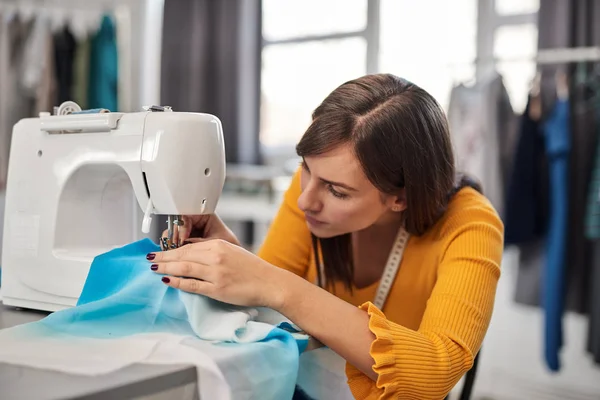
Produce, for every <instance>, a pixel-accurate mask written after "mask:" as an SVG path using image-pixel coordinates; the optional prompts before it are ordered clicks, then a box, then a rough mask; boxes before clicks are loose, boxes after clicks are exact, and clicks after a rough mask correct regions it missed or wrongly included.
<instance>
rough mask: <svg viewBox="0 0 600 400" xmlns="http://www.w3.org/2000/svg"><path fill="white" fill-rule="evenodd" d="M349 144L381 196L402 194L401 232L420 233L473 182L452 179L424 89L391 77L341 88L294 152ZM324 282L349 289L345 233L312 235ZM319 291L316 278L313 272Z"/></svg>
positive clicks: (438, 120) (442, 123) (436, 113)
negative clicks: (404, 195)
mask: <svg viewBox="0 0 600 400" xmlns="http://www.w3.org/2000/svg"><path fill="white" fill-rule="evenodd" d="M346 143H351V144H352V146H353V148H354V152H355V154H356V156H357V158H358V160H359V162H360V164H361V166H362V169H363V171H364V173H365V175H366V176H367V178H368V179H369V180H370V181H371V183H373V185H374V186H375V187H376V188H377V189H379V190H380V191H381V192H382V193H387V194H394V193H397V192H398V190H399V189H402V188H403V189H405V193H406V202H407V209H406V212H405V227H406V229H407V231H408V232H409V233H411V234H413V235H422V234H423V233H425V232H426V231H427V230H428V229H429V228H430V227H431V226H432V225H433V224H434V223H435V222H436V221H437V220H438V219H439V218H440V216H441V214H442V213H443V211H444V210H445V208H446V206H447V204H448V201H449V198H450V197H451V196H452V195H453V194H454V193H456V192H457V191H458V189H459V188H461V187H463V186H467V185H468V186H473V187H475V188H476V189H477V190H480V188H479V187H478V185H477V184H476V183H475V182H472V181H469V180H468V179H467V178H462V177H458V178H457V174H456V172H455V167H454V155H453V151H452V144H451V141H450V133H449V128H448V121H447V119H446V115H445V114H444V111H443V109H442V107H440V105H439V104H438V102H437V101H436V100H435V99H434V98H433V97H432V96H431V95H430V94H429V93H427V92H426V91H425V90H423V89H421V88H420V87H418V86H417V85H415V84H413V83H411V82H408V81H407V80H405V79H402V78H399V77H397V76H394V75H390V74H376V75H367V76H363V77H361V78H358V79H355V80H352V81H349V82H346V83H344V84H343V85H341V86H339V87H338V88H337V89H335V90H334V91H333V92H332V93H331V94H330V95H329V96H327V98H325V100H323V102H322V103H321V104H320V105H319V107H317V109H316V110H315V111H314V112H313V115H312V123H311V125H310V126H309V128H308V130H307V131H306V132H305V134H304V135H303V137H302V139H301V140H300V142H299V143H298V145H297V147H296V152H297V153H298V155H299V156H300V157H306V156H316V155H319V154H323V153H325V152H327V151H329V150H332V149H333V148H334V147H337V146H339V145H341V144H346ZM313 244H314V247H315V255H316V257H317V260H316V261H317V266H318V265H319V264H320V260H319V256H318V255H319V251H318V249H319V247H320V250H321V254H322V257H323V260H322V261H323V266H324V273H325V277H324V278H325V281H326V282H327V284H328V285H329V284H332V283H333V282H334V281H341V282H342V283H343V284H344V285H345V286H346V287H348V288H350V289H351V288H352V282H353V279H354V264H353V260H352V246H351V237H350V234H345V235H342V236H336V237H333V238H327V239H318V238H316V237H315V236H314V235H313ZM317 271H318V280H319V285H321V286H322V282H323V277H322V276H321V271H320V268H317Z"/></svg>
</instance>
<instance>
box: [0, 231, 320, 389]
mask: <svg viewBox="0 0 600 400" xmlns="http://www.w3.org/2000/svg"><path fill="white" fill-rule="evenodd" d="M153 251H159V247H158V246H157V245H156V244H155V243H153V242H152V241H150V240H149V239H144V240H141V241H138V242H134V243H131V244H129V245H127V246H124V247H122V248H118V249H115V250H113V251H110V252H108V253H105V254H101V255H99V256H98V257H96V258H95V260H94V261H93V263H92V265H91V268H90V271H89V274H88V277H87V280H86V282H85V285H84V288H83V291H82V293H81V296H80V298H79V301H78V304H77V306H76V307H72V308H69V309H66V310H63V311H59V312H55V313H53V314H51V315H49V316H48V317H46V318H44V319H42V320H40V321H38V322H35V323H32V324H26V325H23V326H18V327H15V328H12V330H14V331H13V332H12V334H11V329H7V330H3V331H0V348H2V346H3V345H13V346H14V345H20V344H23V343H24V341H29V342H30V343H33V342H34V341H35V340H38V339H39V340H42V339H43V340H47V339H48V337H54V338H55V339H57V340H58V341H61V340H62V341H65V340H73V341H77V342H78V343H83V344H85V342H86V340H89V341H90V343H102V344H110V343H111V340H113V341H116V340H119V339H127V340H133V341H134V342H135V339H136V338H137V337H140V338H145V337H147V335H150V336H152V335H154V334H170V335H179V336H181V337H182V338H183V339H184V340H183V341H182V343H184V344H185V345H186V346H190V347H192V348H195V349H198V350H199V351H201V352H202V354H204V355H205V356H206V357H208V358H210V359H211V360H210V361H211V362H214V363H215V364H216V365H217V366H218V368H219V369H220V371H221V373H222V374H223V376H224V378H225V380H226V381H227V382H228V384H229V385H230V386H231V393H232V398H236V399H237V398H244V399H246V398H247V399H250V398H252V399H254V398H256V399H286V398H292V395H293V392H294V387H295V384H296V379H297V376H298V364H299V355H300V353H302V352H303V351H304V350H305V348H306V345H307V343H308V337H306V336H305V335H302V334H300V333H296V332H294V331H295V330H296V327H295V326H294V325H293V324H291V323H290V321H288V320H287V319H285V318H284V317H283V316H281V315H280V314H278V313H276V312H275V311H273V310H268V309H263V308H247V307H238V306H232V305H227V304H224V303H221V302H218V301H215V300H211V299H208V298H206V297H204V296H200V295H195V294H190V293H186V292H182V291H179V290H177V289H173V288H171V287H168V286H167V285H164V284H163V283H162V282H161V279H160V278H161V277H160V275H158V274H156V273H155V272H153V271H151V270H150V263H148V261H147V260H146V258H145V256H146V254H147V253H150V252H153ZM17 333H18V334H17ZM144 335H146V336H144ZM98 340H100V341H98ZM140 340H141V339H140ZM3 342H4V343H3ZM134 342H130V343H134ZM23 348H25V347H23ZM140 351H141V350H140ZM144 351H150V350H147V349H145V350H144ZM11 357H12V358H11ZM31 357H33V358H31V359H32V360H34V361H31V362H28V364H29V365H30V364H31V363H35V357H36V355H33V354H32V355H31ZM109 357H110V356H109ZM140 357H141V356H140ZM43 361H44V365H45V366H46V367H47V365H48V364H47V360H43ZM63 361H64V360H63ZM0 362H9V363H14V364H19V359H18V357H16V356H15V355H14V354H13V355H11V353H10V352H4V353H3V352H2V350H0ZM40 363H42V361H40Z"/></svg>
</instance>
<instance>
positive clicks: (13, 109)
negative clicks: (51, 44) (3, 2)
mask: <svg viewBox="0 0 600 400" xmlns="http://www.w3.org/2000/svg"><path fill="white" fill-rule="evenodd" d="M30 28H31V26H30V25H29V24H25V23H23V22H21V21H20V20H19V19H17V18H12V19H10V20H7V19H5V18H4V16H0V88H2V89H1V90H0V187H2V188H3V189H4V188H5V186H6V178H7V173H8V158H9V154H10V143H11V136H12V130H13V126H14V125H15V124H16V123H17V122H18V121H19V120H20V119H21V118H24V117H27V116H29V111H30V108H29V101H28V98H27V95H26V93H25V92H24V91H23V90H21V88H20V85H19V81H20V79H19V73H20V70H21V68H22V66H23V64H22V60H23V57H24V53H25V49H26V46H25V45H26V42H27V37H28V35H29V32H30Z"/></svg>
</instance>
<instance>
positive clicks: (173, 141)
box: [1, 103, 225, 311]
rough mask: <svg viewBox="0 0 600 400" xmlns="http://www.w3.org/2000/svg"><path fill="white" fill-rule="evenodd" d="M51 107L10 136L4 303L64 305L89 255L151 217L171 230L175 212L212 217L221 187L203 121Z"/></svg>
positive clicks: (164, 113) (211, 129)
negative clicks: (162, 218) (166, 223)
mask: <svg viewBox="0 0 600 400" xmlns="http://www.w3.org/2000/svg"><path fill="white" fill-rule="evenodd" d="M61 107H62V108H61V109H60V110H59V111H58V115H49V114H47V115H41V116H40V117H39V118H30V119H24V120H21V121H20V122H19V123H17V124H16V125H15V127H14V130H13V136H12V143H11V150H10V162H9V171H8V183H7V193H6V206H5V219H4V235H3V243H2V246H3V247H2V286H1V289H2V296H3V303H4V304H6V305H11V306H19V307H24V308H32V309H38V310H46V311H56V310H60V309H63V308H67V307H70V306H74V305H75V304H76V303H77V299H78V297H79V295H80V293H81V290H82V289H83V285H84V283H85V279H86V277H87V274H88V270H89V267H90V264H91V262H92V261H93V259H94V257H95V256H97V255H99V254H101V253H103V252H106V251H108V250H111V249H113V248H115V247H119V246H122V245H125V244H127V243H131V242H132V241H135V240H138V239H140V238H142V237H144V234H148V233H149V232H150V221H151V217H152V215H153V214H156V215H168V220H169V229H170V231H171V232H172V228H174V227H175V228H177V226H176V225H177V224H178V222H179V219H180V216H181V215H194V214H196V215H197V214H209V213H213V212H214V210H215V207H216V204H217V201H218V199H219V197H220V195H221V192H222V189H223V185H224V182H225V148H224V143H223V132H222V126H221V122H220V120H219V119H218V118H217V117H215V116H213V115H208V114H199V113H184V112H172V111H170V109H169V108H163V107H151V108H149V109H148V110H147V111H145V112H137V113H109V112H106V113H105V112H98V111H93V112H81V111H80V109H79V108H78V106H77V105H74V106H73V103H70V104H67V105H66V107H65V104H64V103H63V105H62V106H61ZM55 113H56V112H55ZM62 114H66V115H62ZM135 199H137V201H136V200H135ZM140 209H141V210H142V211H143V215H144V217H143V219H142V220H141V221H140V219H141V218H140V216H141V213H140ZM157 232H158V231H157ZM154 239H157V238H154ZM167 245H168V244H167Z"/></svg>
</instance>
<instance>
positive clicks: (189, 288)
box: [162, 276, 214, 296]
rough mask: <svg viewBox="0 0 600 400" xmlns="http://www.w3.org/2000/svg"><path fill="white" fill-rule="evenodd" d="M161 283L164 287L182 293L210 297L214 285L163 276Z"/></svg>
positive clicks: (195, 280)
mask: <svg viewBox="0 0 600 400" xmlns="http://www.w3.org/2000/svg"><path fill="white" fill-rule="evenodd" d="M162 281H163V283H164V284H165V285H167V286H171V287H173V288H175V289H180V290H183V291H184V292H189V293H197V294H202V295H205V296H210V295H211V294H212V293H213V291H214V285H213V284H212V283H210V282H206V281H199V280H197V279H183V278H178V277H176V276H164V277H163V278H162Z"/></svg>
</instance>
